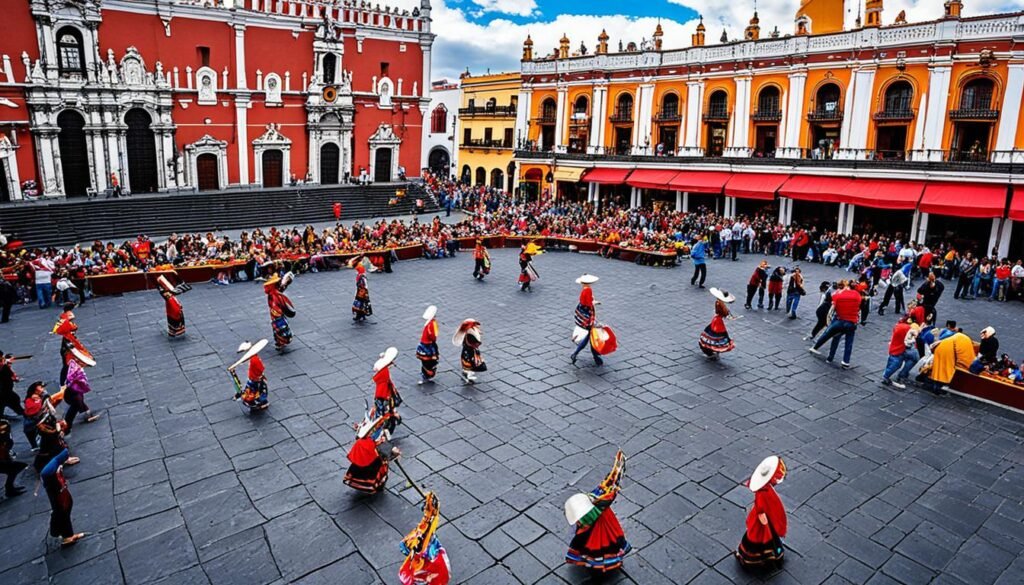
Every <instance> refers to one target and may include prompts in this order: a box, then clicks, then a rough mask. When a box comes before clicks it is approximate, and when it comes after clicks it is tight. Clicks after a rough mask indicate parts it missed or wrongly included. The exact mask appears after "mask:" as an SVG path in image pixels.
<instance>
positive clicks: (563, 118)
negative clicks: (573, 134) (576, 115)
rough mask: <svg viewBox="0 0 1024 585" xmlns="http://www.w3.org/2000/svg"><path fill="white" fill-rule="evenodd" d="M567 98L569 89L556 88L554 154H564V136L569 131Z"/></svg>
mask: <svg viewBox="0 0 1024 585" xmlns="http://www.w3.org/2000/svg"><path fill="white" fill-rule="evenodd" d="M568 98H569V88H568V87H559V88H558V106H557V108H558V109H557V111H556V113H555V120H556V121H555V123H556V124H557V126H555V144H554V145H553V146H554V147H555V152H565V144H566V139H565V135H566V134H567V133H568V131H569V107H568V104H567V103H566V102H567V101H568Z"/></svg>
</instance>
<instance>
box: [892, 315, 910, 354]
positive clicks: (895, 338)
mask: <svg viewBox="0 0 1024 585" xmlns="http://www.w3.org/2000/svg"><path fill="white" fill-rule="evenodd" d="M909 331H910V323H907V322H906V321H900V322H899V323H897V324H896V326H895V327H893V328H892V339H890V340H889V355H902V354H903V352H905V351H907V346H906V344H905V343H903V341H904V340H905V339H906V338H907V333H908V332H909Z"/></svg>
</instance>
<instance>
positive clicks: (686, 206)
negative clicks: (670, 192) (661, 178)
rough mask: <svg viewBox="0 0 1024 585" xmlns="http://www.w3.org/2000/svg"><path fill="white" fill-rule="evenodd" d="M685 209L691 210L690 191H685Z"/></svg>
mask: <svg viewBox="0 0 1024 585" xmlns="http://www.w3.org/2000/svg"><path fill="white" fill-rule="evenodd" d="M683 211H690V193H689V192H688V191H683Z"/></svg>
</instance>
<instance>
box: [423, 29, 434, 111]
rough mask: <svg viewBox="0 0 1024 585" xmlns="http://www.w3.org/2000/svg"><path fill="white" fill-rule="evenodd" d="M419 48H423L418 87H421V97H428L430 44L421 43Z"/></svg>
mask: <svg viewBox="0 0 1024 585" xmlns="http://www.w3.org/2000/svg"><path fill="white" fill-rule="evenodd" d="M431 42H433V41H431ZM420 48H421V49H422V50H423V81H422V82H421V83H420V87H422V88H423V97H424V98H425V99H430V62H431V59H430V55H431V52H432V51H431V44H430V43H425V44H421V45H420Z"/></svg>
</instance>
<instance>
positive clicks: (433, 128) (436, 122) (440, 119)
mask: <svg viewBox="0 0 1024 585" xmlns="http://www.w3.org/2000/svg"><path fill="white" fill-rule="evenodd" d="M447 131H448V108H446V107H444V104H438V105H437V107H436V108H434V111H433V113H431V114H430V132H431V133H432V134H443V133H445V132H447Z"/></svg>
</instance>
